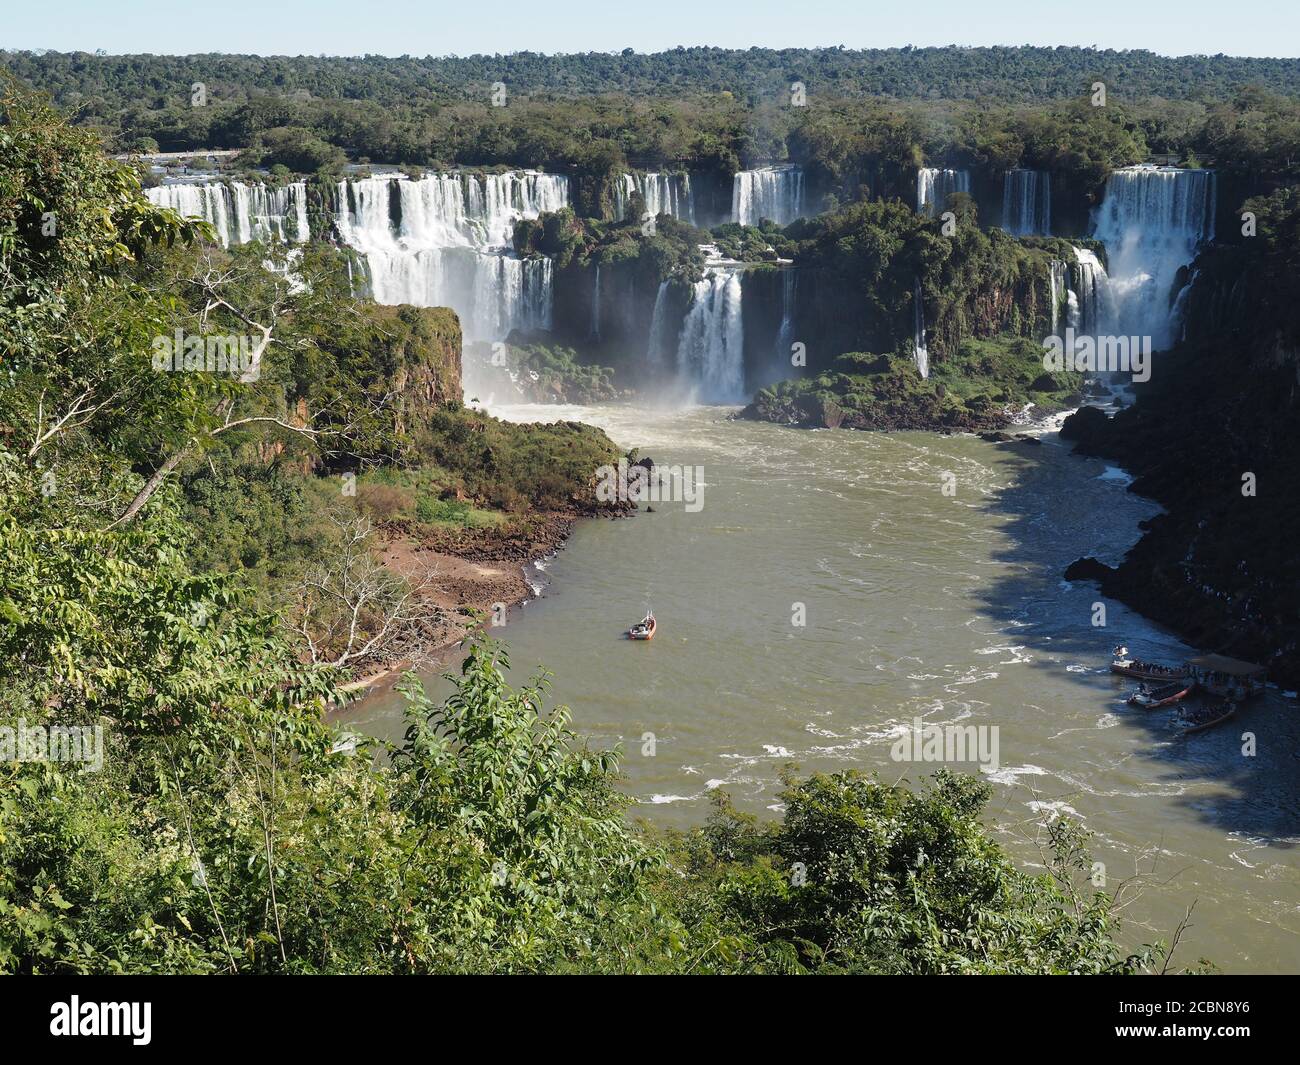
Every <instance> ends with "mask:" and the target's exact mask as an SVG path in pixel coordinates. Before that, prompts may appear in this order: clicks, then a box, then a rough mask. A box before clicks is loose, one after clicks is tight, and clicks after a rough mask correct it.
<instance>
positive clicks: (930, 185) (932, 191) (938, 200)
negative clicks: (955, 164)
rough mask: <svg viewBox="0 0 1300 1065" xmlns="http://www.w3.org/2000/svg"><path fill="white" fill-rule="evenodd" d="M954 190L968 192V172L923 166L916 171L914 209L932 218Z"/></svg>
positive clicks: (943, 207) (941, 208) (942, 207)
mask: <svg viewBox="0 0 1300 1065" xmlns="http://www.w3.org/2000/svg"><path fill="white" fill-rule="evenodd" d="M954 192H965V193H969V192H970V172H969V171H967V170H938V169H935V168H934V167H930V166H923V167H921V169H920V170H918V171H917V172H916V210H917V213H918V214H924V215H929V216H930V217H931V218H933V217H934V216H935V215H937V214H939V213H940V212H941V211H943V210H944V209H945V207H946V206H947V204H948V197H949V196H951V195H952V194H953V193H954Z"/></svg>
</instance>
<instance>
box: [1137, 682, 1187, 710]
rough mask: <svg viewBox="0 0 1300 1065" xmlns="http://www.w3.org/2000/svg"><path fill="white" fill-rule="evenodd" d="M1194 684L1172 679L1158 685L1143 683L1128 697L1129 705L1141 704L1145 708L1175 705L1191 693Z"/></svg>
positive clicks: (1156, 708) (1153, 708)
mask: <svg viewBox="0 0 1300 1065" xmlns="http://www.w3.org/2000/svg"><path fill="white" fill-rule="evenodd" d="M1193 686H1194V685H1193V684H1192V682H1191V681H1188V680H1175V681H1170V682H1169V683H1168V684H1161V685H1158V686H1157V687H1154V688H1152V687H1150V686H1149V685H1147V684H1143V685H1142V686H1141V687H1140V688H1139V689H1138V690H1137V691H1135V692H1134V693H1133V694H1132V695H1130V696H1129V697H1128V704H1129V706H1140V707H1142V709H1143V710H1159V709H1160V708H1161V707H1162V706H1173V704H1174V703H1176V702H1178V701H1180V700H1182V699H1186V698H1187V696H1188V695H1190V694H1191V692H1192V688H1193Z"/></svg>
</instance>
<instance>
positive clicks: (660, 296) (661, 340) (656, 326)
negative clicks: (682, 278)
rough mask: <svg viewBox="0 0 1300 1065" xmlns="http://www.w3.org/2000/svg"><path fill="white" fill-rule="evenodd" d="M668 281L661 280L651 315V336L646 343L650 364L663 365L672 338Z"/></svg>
mask: <svg viewBox="0 0 1300 1065" xmlns="http://www.w3.org/2000/svg"><path fill="white" fill-rule="evenodd" d="M667 297H668V282H667V281H661V282H659V291H658V292H656V293H655V307H654V311H653V312H652V313H651V315H650V337H649V340H648V341H647V343H646V353H645V354H646V363H647V365H650V366H663V365H664V363H665V362H666V361H667V360H666V358H665V353H666V351H667V350H668V342H669V340H670V339H671V338H670V337H668V336H666V335H665V334H666V333H667V332H668V324H667V322H668V314H667V307H668V299H667Z"/></svg>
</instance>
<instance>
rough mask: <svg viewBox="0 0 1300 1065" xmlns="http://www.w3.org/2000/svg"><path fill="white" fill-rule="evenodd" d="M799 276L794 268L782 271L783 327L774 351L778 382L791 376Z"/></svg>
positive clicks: (778, 333) (777, 335) (780, 329)
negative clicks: (795, 304) (795, 300)
mask: <svg viewBox="0 0 1300 1065" xmlns="http://www.w3.org/2000/svg"><path fill="white" fill-rule="evenodd" d="M798 276H799V275H798V274H797V273H796V272H795V270H794V269H793V268H792V267H787V268H786V269H785V270H782V271H781V327H780V328H779V329H778V330H777V331H776V345H775V347H774V349H773V355H774V356H775V359H774V365H775V367H776V369H777V371H778V373H779V375H780V376H778V377H777V380H778V381H779V380H782V379H783V378H786V377H789V376H790V345H791V344H792V343H793V342H794V297H795V283H796V278H797V277H798Z"/></svg>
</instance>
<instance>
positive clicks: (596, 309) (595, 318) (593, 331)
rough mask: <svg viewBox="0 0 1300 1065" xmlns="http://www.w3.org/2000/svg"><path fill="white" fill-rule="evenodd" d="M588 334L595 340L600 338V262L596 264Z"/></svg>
mask: <svg viewBox="0 0 1300 1065" xmlns="http://www.w3.org/2000/svg"><path fill="white" fill-rule="evenodd" d="M587 335H588V336H590V337H592V338H593V339H595V340H599V339H600V263H597V264H596V288H595V291H594V292H592V294H591V326H590V328H589V329H588V330H587Z"/></svg>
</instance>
